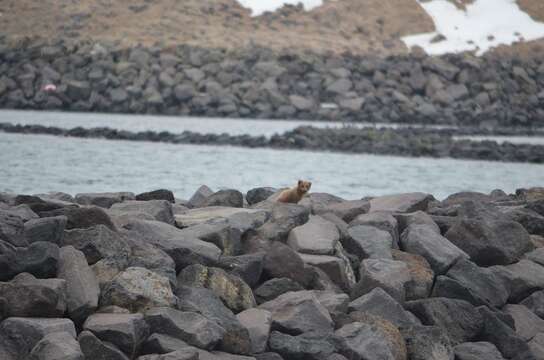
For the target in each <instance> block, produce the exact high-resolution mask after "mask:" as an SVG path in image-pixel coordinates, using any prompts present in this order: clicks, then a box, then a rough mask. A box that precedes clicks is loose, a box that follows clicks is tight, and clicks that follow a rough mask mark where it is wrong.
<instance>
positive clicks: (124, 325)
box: [83, 313, 149, 358]
mask: <svg viewBox="0 0 544 360" xmlns="http://www.w3.org/2000/svg"><path fill="white" fill-rule="evenodd" d="M83 329H84V330H88V331H90V332H92V333H93V334H94V335H95V336H96V337H97V338H99V339H100V340H102V341H103V342H109V343H111V344H113V345H115V346H116V347H118V348H119V349H120V350H121V351H123V352H124V353H125V354H126V355H127V356H128V357H129V358H133V357H134V356H135V355H136V354H137V353H138V351H139V349H140V346H141V344H142V343H143V342H144V340H145V339H146V338H147V336H148V335H149V328H148V326H147V324H146V322H145V321H144V316H143V315H142V314H98V313H97V314H93V315H91V316H89V317H88V318H87V320H86V321H85V323H84V324H83Z"/></svg>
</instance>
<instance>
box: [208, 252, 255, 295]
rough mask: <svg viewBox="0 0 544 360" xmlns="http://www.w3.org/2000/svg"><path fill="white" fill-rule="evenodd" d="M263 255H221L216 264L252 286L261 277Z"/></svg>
mask: <svg viewBox="0 0 544 360" xmlns="http://www.w3.org/2000/svg"><path fill="white" fill-rule="evenodd" d="M264 256H265V254H264V253H255V254H247V255H240V256H221V258H220V259H219V261H220V262H219V264H218V266H219V267H220V268H222V269H223V270H225V271H227V272H229V273H231V274H233V275H236V276H238V277H240V278H241V279H242V280H244V281H245V282H246V284H248V285H249V286H250V287H251V288H253V287H254V286H256V285H257V284H258V283H259V281H260V279H261V274H262V272H263V263H264Z"/></svg>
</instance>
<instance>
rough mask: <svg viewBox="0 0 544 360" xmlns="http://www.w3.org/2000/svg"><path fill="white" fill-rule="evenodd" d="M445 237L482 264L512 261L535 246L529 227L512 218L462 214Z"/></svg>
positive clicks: (503, 263)
mask: <svg viewBox="0 0 544 360" xmlns="http://www.w3.org/2000/svg"><path fill="white" fill-rule="evenodd" d="M445 237H446V238H447V239H448V240H450V241H451V242H452V243H453V244H455V245H456V246H458V247H459V248H460V249H462V250H463V251H465V252H466V253H467V254H468V255H470V259H471V260H472V261H474V262H475V263H476V264H478V265H481V266H490V265H508V264H512V263H514V262H516V261H518V260H520V259H521V257H522V255H523V254H525V253H526V252H528V251H530V250H532V244H531V239H530V237H529V234H528V233H527V231H526V230H525V229H524V228H523V226H521V225H520V224H519V223H517V222H514V221H509V220H502V219H486V218H481V217H480V218H463V219H461V220H459V221H458V222H457V223H456V224H455V225H453V226H452V227H451V228H450V229H449V230H448V232H447V233H446V234H445Z"/></svg>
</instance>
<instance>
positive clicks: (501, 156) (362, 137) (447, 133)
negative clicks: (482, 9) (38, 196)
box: [0, 123, 544, 164]
mask: <svg viewBox="0 0 544 360" xmlns="http://www.w3.org/2000/svg"><path fill="white" fill-rule="evenodd" d="M0 131H3V132H6V133H19V134H46V135H56V136H68V137H79V138H99V139H110V140H128V141H153V142H165V143H172V144H206V145H233V146H243V147H249V148H257V147H268V148H275V149H295V150H313V151H335V152H345V153H357V154H361V153H363V154H378V155H396V156H411V157H421V156H427V157H434V158H442V157H450V158H455V159H473V160H491V161H510V162H530V163H538V164H542V163H544V145H529V144H511V143H508V142H505V143H501V144H499V143H497V142H495V141H470V140H455V139H454V138H453V137H452V135H455V134H457V133H463V132H464V131H465V130H462V129H460V130H432V129H418V128H400V129H376V128H362V129H359V128H355V127H343V128H337V129H334V128H323V129H321V128H315V127H311V126H303V127H298V128H296V129H294V130H293V131H287V132H285V133H283V134H276V135H273V136H272V137H270V138H267V137H264V136H250V135H229V134H200V133H194V132H189V131H185V132H183V133H181V134H174V133H170V132H167V131H162V132H154V131H145V132H131V131H126V130H116V129H109V128H92V129H85V128H81V127H77V128H73V129H63V128H58V127H47V126H42V125H13V124H10V123H0Z"/></svg>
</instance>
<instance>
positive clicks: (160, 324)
mask: <svg viewBox="0 0 544 360" xmlns="http://www.w3.org/2000/svg"><path fill="white" fill-rule="evenodd" d="M145 321H146V322H147V324H148V325H149V328H150V329H151V332H153V333H159V334H165V335H169V336H172V337H175V338H177V339H180V340H183V341H185V342H187V343H188V344H190V345H194V346H197V347H199V348H201V349H208V350H209V349H213V348H214V347H215V346H216V345H217V344H218V343H219V342H220V341H221V340H222V339H223V336H224V335H225V329H223V328H222V327H221V326H219V325H217V324H216V323H215V322H213V321H210V320H208V319H206V318H205V317H204V316H202V315H200V314H197V313H193V312H183V311H178V310H175V309H171V308H166V307H158V308H153V309H150V310H148V311H147V312H146V313H145Z"/></svg>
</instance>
